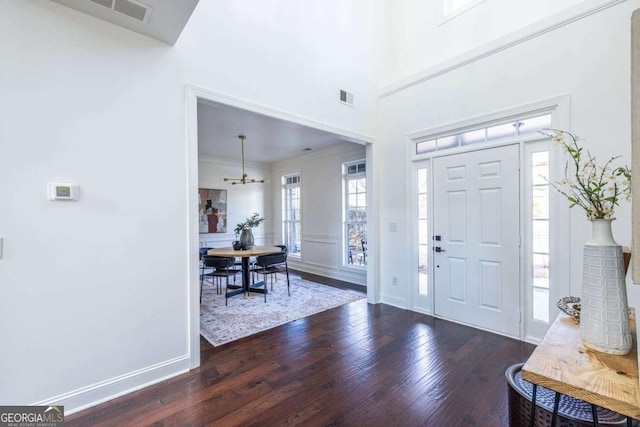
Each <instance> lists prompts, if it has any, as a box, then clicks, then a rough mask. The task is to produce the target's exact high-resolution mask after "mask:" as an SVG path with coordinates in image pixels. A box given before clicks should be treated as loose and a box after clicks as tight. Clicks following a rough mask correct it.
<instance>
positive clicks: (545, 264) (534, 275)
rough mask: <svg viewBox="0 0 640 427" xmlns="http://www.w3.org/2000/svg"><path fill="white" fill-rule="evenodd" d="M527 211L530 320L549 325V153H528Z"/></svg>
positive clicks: (545, 151)
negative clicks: (528, 204)
mask: <svg viewBox="0 0 640 427" xmlns="http://www.w3.org/2000/svg"><path fill="white" fill-rule="evenodd" d="M529 161H530V162H531V181H530V183H531V184H530V185H531V192H530V193H529V194H530V200H529V201H530V203H531V210H530V212H529V215H527V216H528V217H529V218H528V220H529V221H528V227H529V230H527V234H528V235H530V236H531V241H530V245H531V246H530V247H529V250H530V251H531V252H530V253H531V255H530V256H531V259H530V260H529V261H530V263H531V264H530V265H531V269H530V270H529V272H528V275H529V277H528V278H527V279H528V280H527V281H528V282H529V283H530V285H531V289H532V303H533V310H532V318H533V320H539V321H542V322H549V255H550V251H549V204H550V199H549V196H550V191H549V190H550V185H549V182H548V181H547V180H548V179H549V150H542V151H533V152H531V153H530V159H529Z"/></svg>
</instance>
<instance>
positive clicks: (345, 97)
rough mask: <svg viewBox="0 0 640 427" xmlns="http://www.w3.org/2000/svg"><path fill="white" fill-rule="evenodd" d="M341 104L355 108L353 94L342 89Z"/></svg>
mask: <svg viewBox="0 0 640 427" xmlns="http://www.w3.org/2000/svg"><path fill="white" fill-rule="evenodd" d="M340 102H342V103H343V104H347V105H350V106H352V107H353V94H352V93H349V92H347V91H346V90H342V89H340Z"/></svg>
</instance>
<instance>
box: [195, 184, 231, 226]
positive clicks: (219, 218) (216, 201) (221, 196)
mask: <svg viewBox="0 0 640 427" xmlns="http://www.w3.org/2000/svg"><path fill="white" fill-rule="evenodd" d="M198 212H199V214H200V221H199V222H200V225H199V227H200V233H226V232H227V190H212V189H209V188H198Z"/></svg>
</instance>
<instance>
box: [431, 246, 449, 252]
mask: <svg viewBox="0 0 640 427" xmlns="http://www.w3.org/2000/svg"><path fill="white" fill-rule="evenodd" d="M433 250H434V251H436V252H446V251H445V250H444V249H442V248H441V247H440V246H436V247H435V248H433Z"/></svg>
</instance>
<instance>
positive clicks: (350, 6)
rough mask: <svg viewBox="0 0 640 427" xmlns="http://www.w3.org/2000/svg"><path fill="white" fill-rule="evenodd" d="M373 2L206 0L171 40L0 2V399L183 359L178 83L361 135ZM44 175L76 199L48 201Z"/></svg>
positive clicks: (111, 389) (121, 384)
mask: <svg viewBox="0 0 640 427" xmlns="http://www.w3.org/2000/svg"><path fill="white" fill-rule="evenodd" d="M372 17H373V14H372V12H371V10H370V8H369V7H368V6H367V2H366V1H365V0H352V1H346V2H345V1H338V0H329V1H327V0H322V1H321V0H312V1H306V2H297V1H294V0H285V1H282V0H278V1H276V0H250V1H243V2H234V1H230V0H229V1H216V2H210V1H202V2H200V4H199V6H198V7H197V9H196V10H195V12H194V14H193V16H192V20H191V22H190V23H189V24H188V25H187V27H186V29H185V30H184V33H183V35H182V37H181V39H180V40H179V41H178V43H177V44H176V46H175V47H170V46H168V45H165V44H162V43H160V42H157V41H155V40H152V39H149V38H146V37H144V36H141V35H138V34H135V33H132V32H130V31H128V30H125V29H122V28H119V27H116V26H113V25H111V24H108V23H105V22H102V21H100V20H97V19H95V18H93V17H90V16H86V15H83V14H81V13H79V12H76V11H73V10H71V9H68V8H66V7H64V6H61V5H59V4H56V3H53V2H47V1H41V0H21V1H12V0H0V37H1V38H2V40H3V42H2V43H1V44H0V58H1V59H0V61H1V62H2V66H1V67H0V93H2V97H1V100H2V101H1V102H0V115H1V116H2V121H1V122H2V125H0V177H1V178H2V179H0V200H2V207H3V208H2V209H0V236H1V237H3V238H4V256H3V259H1V260H0V286H2V298H0V300H1V302H0V342H2V343H3V346H2V348H3V351H2V355H0V372H2V387H0V403H2V404H32V403H36V402H43V403H45V402H46V403H48V402H55V403H57V404H64V405H66V408H65V409H66V410H67V411H75V410H77V409H78V408H81V407H83V406H85V405H90V404H93V403H95V402H96V401H99V400H102V399H106V398H109V397H112V396H115V395H117V394H120V393H124V392H126V391H128V390H131V389H132V388H136V387H140V386H142V385H144V384H146V383H149V382H155V381H158V380H159V379H161V378H164V377H166V376H172V375H175V374H176V373H178V372H181V371H183V370H185V369H188V367H189V366H190V365H189V357H190V355H189V348H190V347H189V341H188V337H189V334H188V332H189V331H188V328H189V326H188V319H189V313H188V277H189V274H190V273H191V274H193V272H191V271H190V268H191V267H190V265H189V264H188V259H187V253H188V249H189V248H188V232H187V198H186V192H187V189H188V188H187V175H188V174H187V164H186V151H187V149H186V142H185V128H186V123H185V105H184V104H185V103H184V98H185V84H186V83H189V84H192V85H195V86H198V87H202V88H205V89H208V90H211V91H217V92H220V93H224V94H227V95H230V96H233V97H237V98H241V99H245V100H248V101H251V102H254V103H258V104H262V105H266V106H268V107H270V108H274V109H278V110H281V111H290V112H294V113H295V114H297V115H300V116H304V117H307V118H309V119H312V120H315V121H318V122H321V123H327V124H329V125H331V126H335V127H338V128H346V129H349V130H351V131H353V132H357V133H360V134H370V133H372V128H373V120H372V114H373V111H374V105H375V102H374V94H373V91H372V88H373V86H374V85H373V80H372V72H371V68H372V67H370V66H369V64H371V63H372V59H371V43H368V40H371V39H372V36H371V34H372V31H373V19H372ZM340 88H345V89H347V90H350V91H352V92H353V93H354V94H355V95H356V105H355V108H348V107H344V106H343V105H340V104H339V103H338V102H337V99H336V98H337V92H338V90H339V89H340ZM52 181H58V182H60V181H62V182H76V183H78V184H79V185H80V189H81V199H80V201H78V202H66V203H65V202H49V201H47V200H46V192H45V191H46V184H47V182H52ZM196 274H197V273H196Z"/></svg>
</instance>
